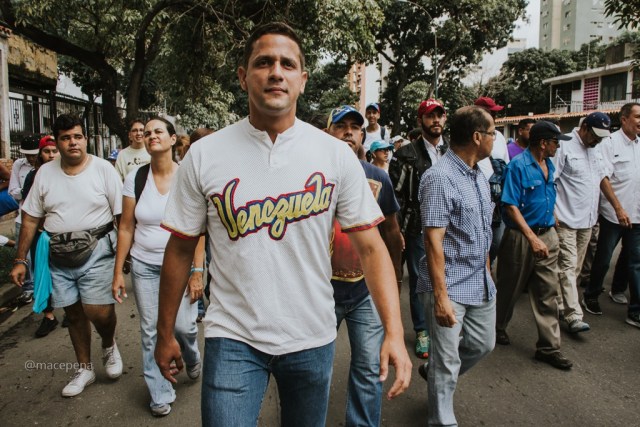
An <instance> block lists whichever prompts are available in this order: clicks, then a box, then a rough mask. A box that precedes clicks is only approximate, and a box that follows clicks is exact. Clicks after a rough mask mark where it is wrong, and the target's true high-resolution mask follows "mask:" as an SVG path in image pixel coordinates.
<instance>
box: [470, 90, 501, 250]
mask: <svg viewBox="0 0 640 427" xmlns="http://www.w3.org/2000/svg"><path fill="white" fill-rule="evenodd" d="M474 104H475V105H477V106H478V107H482V108H484V109H485V110H486V111H487V112H488V113H489V114H491V117H493V120H494V121H495V119H496V113H497V112H498V111H502V110H503V109H504V107H503V106H502V105H498V104H496V102H495V101H494V100H493V99H492V98H489V97H486V96H483V97H480V98H478V99H476V101H475V103H474ZM495 132H496V135H495V139H494V140H493V148H492V149H491V156H490V157H487V158H484V159H482V160H480V161H479V162H478V167H479V168H480V170H481V171H482V173H483V174H484V176H485V178H487V181H488V180H489V179H490V178H491V176H492V175H493V173H494V169H493V165H492V164H491V159H496V160H502V161H503V162H504V163H505V164H509V160H510V158H509V150H508V149H507V140H506V139H505V137H504V135H503V134H502V132H500V131H499V130H497V129H496V131H495ZM492 196H495V197H496V198H498V197H499V196H500V195H497V194H492ZM495 209H496V210H495V211H494V215H493V224H492V225H491V229H492V230H493V239H492V240H491V249H490V250H489V259H490V262H492V263H493V260H495V259H496V257H497V256H498V248H499V247H500V242H501V241H502V235H503V234H504V228H505V227H504V222H503V221H502V218H501V214H500V206H499V203H497V204H496V208H495Z"/></svg>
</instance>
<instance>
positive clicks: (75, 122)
mask: <svg viewBox="0 0 640 427" xmlns="http://www.w3.org/2000/svg"><path fill="white" fill-rule="evenodd" d="M76 126H80V128H82V135H84V137H85V138H86V137H87V129H85V127H84V122H83V121H82V119H80V117H78V116H76V115H75V114H61V115H59V116H58V117H56V119H55V121H54V122H53V126H51V130H52V131H53V137H54V138H55V139H56V141H57V140H58V135H60V132H61V131H63V130H69V129H73V128H74V127H76Z"/></svg>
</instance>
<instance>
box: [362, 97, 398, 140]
mask: <svg viewBox="0 0 640 427" xmlns="http://www.w3.org/2000/svg"><path fill="white" fill-rule="evenodd" d="M364 116H365V118H366V119H367V121H368V122H369V124H368V125H367V126H366V127H365V128H364V142H363V143H362V146H363V147H364V151H365V152H367V151H369V149H370V148H371V144H372V143H373V141H380V140H383V141H386V142H389V140H390V138H391V135H389V129H387V128H385V127H384V126H380V125H379V124H378V120H380V104H378V103H377V102H372V103H371V104H369V105H367V108H366V109H365V114H364Z"/></svg>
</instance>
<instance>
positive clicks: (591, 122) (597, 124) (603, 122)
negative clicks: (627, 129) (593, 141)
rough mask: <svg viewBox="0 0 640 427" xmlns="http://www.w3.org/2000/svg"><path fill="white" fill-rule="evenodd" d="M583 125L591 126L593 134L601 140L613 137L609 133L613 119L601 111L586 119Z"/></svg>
mask: <svg viewBox="0 0 640 427" xmlns="http://www.w3.org/2000/svg"><path fill="white" fill-rule="evenodd" d="M583 123H585V124H586V125H587V126H589V127H590V128H591V129H592V130H593V133H595V134H596V135H597V136H598V137H600V138H604V137H606V136H609V135H611V132H609V128H610V127H611V119H610V118H609V116H607V115H606V114H605V113H601V112H600V111H596V112H593V113H591V114H589V115H588V116H587V117H586V118H585V119H584V122H583Z"/></svg>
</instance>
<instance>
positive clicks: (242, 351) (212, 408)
mask: <svg viewBox="0 0 640 427" xmlns="http://www.w3.org/2000/svg"><path fill="white" fill-rule="evenodd" d="M334 352H335V341H332V342H331V343H329V344H326V345H324V346H322V347H317V348H311V349H308V350H302V351H298V352H294V353H288V354H283V355H278V356H274V355H270V354H267V353H263V352H261V351H259V350H257V349H255V348H253V347H251V346H250V345H249V344H246V343H243V342H241V341H236V340H233V339H229V338H207V339H206V340H205V351H204V353H205V354H204V357H205V360H204V369H203V374H202V393H201V399H202V405H201V409H202V425H203V426H204V427H208V426H238V427H244V426H255V425H257V424H258V415H259V414H260V406H261V404H262V399H263V398H264V393H265V391H266V390H267V385H268V384H269V378H270V376H271V375H273V376H274V378H275V380H276V383H277V385H278V395H279V397H280V409H281V419H282V423H281V425H282V426H284V427H324V426H325V423H326V418H327V408H328V405H329V388H330V385H331V373H332V370H333V356H334Z"/></svg>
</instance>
